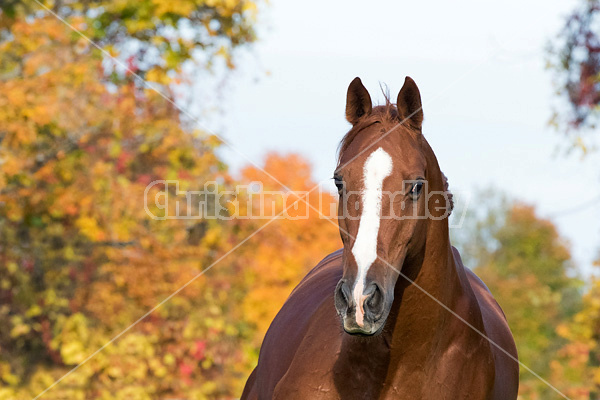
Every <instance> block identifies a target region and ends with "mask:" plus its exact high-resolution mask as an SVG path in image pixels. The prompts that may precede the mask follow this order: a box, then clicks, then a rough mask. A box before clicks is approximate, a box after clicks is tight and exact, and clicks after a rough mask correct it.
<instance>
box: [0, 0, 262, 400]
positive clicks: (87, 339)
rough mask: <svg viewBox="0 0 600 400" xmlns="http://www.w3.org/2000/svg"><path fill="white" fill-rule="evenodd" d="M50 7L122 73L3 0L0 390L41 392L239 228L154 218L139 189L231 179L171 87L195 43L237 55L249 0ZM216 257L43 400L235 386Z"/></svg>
mask: <svg viewBox="0 0 600 400" xmlns="http://www.w3.org/2000/svg"><path fill="white" fill-rule="evenodd" d="M45 4H46V5H48V6H49V7H53V9H54V11H55V12H56V13H57V14H58V15H59V16H60V17H61V18H64V19H65V20H66V21H67V22H68V23H69V24H71V25H72V26H73V27H74V28H76V29H79V30H80V31H82V32H83V33H84V34H86V35H88V36H89V37H91V38H92V39H94V40H95V41H96V42H97V43H98V44H99V45H100V46H102V48H104V49H106V50H107V51H109V52H110V53H111V54H113V55H114V56H115V57H118V58H119V59H121V60H124V61H125V62H126V65H127V67H128V70H124V69H123V68H121V69H119V68H114V64H111V62H110V60H108V59H107V58H106V56H105V54H103V53H102V52H100V51H99V50H98V49H96V48H95V47H94V46H92V45H90V44H89V43H88V42H87V41H86V40H84V39H82V37H81V36H79V35H78V34H76V33H74V32H73V31H72V30H71V28H69V27H68V26H66V25H65V24H64V23H63V22H61V21H59V20H58V19H56V18H55V17H54V16H50V15H48V14H47V13H46V12H45V11H44V10H43V9H41V8H40V7H39V5H37V4H36V2H33V1H10V2H3V3H2V4H1V5H0V6H1V7H2V8H1V13H0V52H1V53H2V55H3V57H2V60H1V61H0V165H1V171H0V299H1V302H0V325H1V326H2V329H0V398H2V399H14V398H32V397H34V396H35V395H37V394H39V393H41V392H42V391H43V390H45V389H46V388H47V387H49V386H50V385H51V384H52V383H53V382H54V381H55V380H57V379H59V378H60V377H62V376H63V375H64V374H65V373H67V372H68V371H69V370H71V368H73V367H75V366H76V365H78V364H79V363H80V362H82V361H84V360H85V359H86V357H87V356H88V355H91V354H93V353H94V352H95V351H96V350H97V349H99V348H101V347H102V346H103V345H105V344H106V343H108V342H109V340H110V339H111V338H113V337H115V335H116V334H118V333H120V332H122V331H123V330H124V329H126V328H127V327H129V326H130V324H131V323H133V322H135V321H136V320H137V319H138V318H140V317H142V316H143V315H144V314H145V313H146V312H147V311H149V310H150V309H152V308H153V307H154V306H156V305H157V304H159V303H160V302H161V301H162V300H163V299H165V298H166V297H167V296H168V295H170V294H171V293H173V292H174V291H175V290H177V289H178V288H181V287H182V286H183V285H184V284H185V283H187V282H189V281H190V280H191V279H192V278H194V277H197V276H198V274H199V273H200V272H201V271H202V270H203V269H204V268H206V267H208V266H210V265H211V263H213V262H214V261H215V260H216V259H218V257H219V256H220V255H222V254H225V253H226V251H227V250H228V249H230V248H232V246H233V243H235V242H236V241H238V237H237V236H236V235H237V232H233V231H230V230H228V229H229V228H228V225H227V224H225V223H223V222H221V221H219V220H194V221H185V220H154V219H152V218H150V217H149V215H148V214H147V213H146V211H145V210H144V196H145V190H146V188H147V186H148V184H149V183H151V182H153V181H155V180H164V179H172V180H177V181H178V182H179V185H180V189H181V190H194V189H201V188H202V187H203V184H204V182H206V181H216V182H219V185H221V186H227V185H233V183H232V181H231V179H230V178H229V177H228V176H227V174H226V167H225V166H224V164H223V163H222V162H221V161H220V160H219V159H218V158H217V157H216V156H215V153H214V148H215V147H216V146H218V145H219V140H217V139H216V138H214V137H212V136H210V135H206V134H205V133H202V132H200V131H196V130H194V129H193V127H192V126H191V124H190V121H189V120H186V119H184V118H182V116H181V114H180V112H179V110H178V109H177V108H176V107H175V106H174V105H173V103H171V102H168V101H166V100H165V98H164V97H163V96H166V97H167V98H170V99H173V98H174V96H173V92H172V86H171V84H173V83H176V79H178V78H177V76H178V75H177V73H178V72H180V71H181V66H182V65H183V63H185V62H186V61H188V60H191V59H192V57H194V54H196V53H199V54H203V55H204V56H205V58H204V60H212V59H214V57H220V56H223V57H225V59H229V57H230V56H231V52H230V50H232V49H234V48H236V47H237V46H239V45H241V44H244V43H248V42H250V41H252V40H253V32H252V24H253V11H252V10H253V5H254V3H251V2H235V3H230V2H225V3H220V2H216V3H210V4H209V3H206V4H204V3H202V4H198V3H197V2H191V1H172V2H164V3H157V2H151V1H148V2H135V3H131V2H120V1H88V2H45ZM186 24H188V25H189V26H190V28H189V29H188V28H186V27H185V26H186ZM182 32H185V34H183V33H182ZM230 65H232V64H230ZM132 73H136V74H138V75H139V76H143V77H145V78H146V79H150V80H152V81H155V82H158V83H160V84H161V87H160V90H161V93H162V95H159V94H158V93H156V92H155V91H153V90H150V89H148V88H147V86H145V85H144V84H143V83H141V81H139V80H138V79H137V78H136V77H135V76H134V75H132ZM163 189H164V188H163ZM161 190H162V189H161V187H160V186H156V187H153V188H152V190H151V191H150V192H149V195H150V196H154V195H155V194H157V193H158V192H159V191H161ZM169 201H175V200H169ZM151 211H154V212H157V213H159V212H160V210H157V209H156V208H152V209H151ZM183 211H185V209H184V210H182V212H183ZM242 233H243V232H242ZM220 267H221V268H220V271H219V272H220V274H216V276H213V277H212V279H211V281H210V284H205V282H204V277H202V278H200V279H198V282H197V285H190V287H189V288H187V289H186V290H185V291H184V292H182V293H180V294H179V295H178V296H177V298H174V299H172V300H171V301H170V302H167V303H165V304H164V305H163V306H162V307H161V308H160V309H158V310H157V311H156V312H154V313H153V314H151V315H150V316H148V318H145V319H143V320H141V321H140V322H139V323H138V324H137V325H136V326H135V327H134V328H133V329H132V330H131V331H129V332H128V333H127V335H124V336H123V337H122V338H120V339H119V340H118V341H116V342H115V343H114V344H113V345H112V346H108V347H107V348H105V349H104V350H103V351H102V352H100V353H98V354H97V355H96V356H95V357H93V358H92V359H90V360H89V362H87V363H85V364H84V365H83V366H81V368H79V369H78V370H77V371H75V372H74V373H73V374H72V375H69V376H68V377H67V378H66V379H65V380H64V381H62V382H61V383H60V384H59V385H57V386H56V387H55V388H53V389H52V390H51V391H49V392H48V393H46V394H45V396H44V397H45V398H74V399H75V398H96V397H102V398H106V397H111V398H113V397H114V398H150V397H164V396H186V397H195V398H205V397H227V396H235V395H237V394H238V392H239V387H240V385H241V381H242V380H243V377H244V375H245V374H246V370H247V368H248V367H249V366H250V362H251V361H252V359H251V358H250V356H251V354H252V353H253V352H252V351H251V350H248V349H246V348H244V347H243V346H241V345H240V343H243V342H247V341H248V338H251V337H253V334H252V331H251V330H250V328H248V326H249V325H248V323H246V322H245V320H244V318H243V316H242V315H241V312H240V309H239V308H236V307H235V305H237V304H238V303H240V302H241V300H242V298H243V294H244V287H243V286H234V285H233V284H232V283H231V282H230V279H229V277H230V276H236V273H237V271H236V270H235V268H236V264H223V265H221V266H220ZM233 283H234V284H235V283H237V282H235V281H234V282H233ZM242 283H243V282H241V283H240V285H241V284H242Z"/></svg>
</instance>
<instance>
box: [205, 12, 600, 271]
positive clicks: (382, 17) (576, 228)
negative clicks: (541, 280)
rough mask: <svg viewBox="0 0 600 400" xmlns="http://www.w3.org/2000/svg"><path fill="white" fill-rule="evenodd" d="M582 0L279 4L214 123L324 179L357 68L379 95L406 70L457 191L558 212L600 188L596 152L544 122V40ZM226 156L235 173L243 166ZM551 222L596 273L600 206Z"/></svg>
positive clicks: (246, 148) (251, 149) (548, 93)
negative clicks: (290, 155) (493, 192)
mask: <svg viewBox="0 0 600 400" xmlns="http://www.w3.org/2000/svg"><path fill="white" fill-rule="evenodd" d="M576 4H577V2H576V1H574V0H568V1H565V0H553V1H548V0H529V1H526V2H524V1H522V0H507V1H503V2H491V1H481V0H457V1H453V2H448V1H422V2H415V1H410V2H407V1H371V2H366V1H361V2H358V1H330V0H321V1H315V0H306V1H302V2H289V1H288V2H284V1H283V0H272V2H271V4H270V6H269V7H268V10H267V12H266V13H265V14H264V15H263V18H262V22H263V28H262V29H261V33H260V37H261V40H260V42H259V43H258V44H257V45H256V46H255V47H254V49H253V52H252V54H245V55H243V57H242V62H241V63H240V65H241V68H240V70H239V72H237V73H236V74H235V76H234V78H233V79H232V80H231V81H230V82H229V83H228V85H227V90H226V91H225V93H224V95H223V96H224V100H225V102H224V104H228V107H227V110H226V111H225V112H224V114H221V115H219V117H217V118H213V120H212V121H210V122H209V123H208V124H209V126H210V127H212V128H213V129H214V130H215V131H217V132H219V134H222V135H223V136H224V137H226V138H227V139H228V140H229V141H231V142H232V143H234V145H235V146H236V147H237V148H238V149H239V150H240V151H242V152H243V153H244V154H246V155H247V156H248V157H249V158H251V159H252V160H255V161H256V162H259V163H260V161H261V160H262V159H263V157H264V154H265V153H266V152H267V151H270V150H278V151H282V152H288V151H294V152H299V153H301V154H303V155H304V156H305V157H306V158H308V159H309V160H310V161H311V163H312V165H313V167H314V171H313V174H314V178H315V180H317V181H322V180H326V179H328V178H330V177H331V176H332V172H333V168H334V167H335V156H336V148H337V145H338V142H339V140H340V139H341V137H342V136H343V134H344V133H345V132H346V131H347V130H348V128H349V125H348V123H347V122H346V121H345V119H344V107H345V95H346V89H347V86H348V84H349V83H350V81H351V80H352V79H353V78H354V77H355V76H360V77H361V79H362V80H363V83H364V84H365V86H366V87H367V88H368V89H369V91H370V92H371V97H372V98H373V100H374V102H378V101H379V102H381V101H382V99H383V97H382V95H381V92H380V89H379V83H380V82H381V83H385V84H387V85H388V87H389V89H390V92H391V94H392V99H395V97H396V95H397V93H398V90H399V89H400V87H401V85H402V82H403V81H404V77H405V76H406V75H410V76H411V77H412V78H414V79H415V81H416V82H417V84H418V85H419V87H420V90H421V96H422V99H423V102H424V106H423V108H424V113H425V124H424V134H425V136H426V137H427V139H428V141H429V142H430V144H431V145H432V147H433V149H434V151H435V152H436V154H437V157H438V159H439V162H440V165H441V167H442V169H443V171H444V172H445V173H446V175H447V176H448V178H449V180H450V184H451V188H452V189H453V191H462V192H473V191H474V190H475V189H476V188H483V187H488V186H494V187H497V188H499V189H501V190H504V191H506V192H507V193H509V194H510V195H512V196H514V197H516V198H518V199H522V200H524V201H527V202H530V203H533V204H535V205H536V206H538V209H539V212H540V214H541V215H542V216H551V215H554V214H555V213H556V212H560V211H563V210H569V209H571V208H572V207H575V206H577V205H579V204H581V203H584V202H586V201H587V200H589V199H592V198H593V197H597V196H598V195H600V184H599V183H600V168H599V166H600V162H599V161H600V155H598V154H596V155H594V156H592V157H588V158H587V159H585V160H584V161H581V160H580V159H579V158H578V157H571V158H566V157H564V156H557V155H556V149H557V145H558V144H560V143H565V142H564V141H562V142H561V137H560V135H559V134H558V133H556V132H554V131H553V130H551V129H550V128H548V127H547V121H548V119H549V117H550V114H551V103H552V101H553V95H552V94H553V88H552V85H551V75H550V73H549V72H548V71H546V70H545V51H544V48H545V45H546V43H547V40H548V39H549V38H551V37H553V35H555V34H556V32H557V31H558V29H559V28H560V26H561V21H562V18H563V16H564V15H565V14H566V13H568V12H569V11H570V10H571V9H572V7H573V6H575V5H576ZM265 71H268V72H269V73H268V74H265V73H264V72H265ZM222 154H223V156H224V157H225V159H226V161H228V163H229V164H230V165H232V167H233V168H234V170H235V169H236V168H239V167H240V166H242V165H244V164H247V160H245V159H243V158H240V156H239V155H238V154H237V153H235V152H232V151H230V150H227V149H224V150H223V151H222ZM332 190H333V186H332ZM553 220H554V221H555V222H556V223H557V225H558V226H559V229H560V231H561V233H562V234H563V235H564V236H565V237H566V238H567V239H568V240H569V241H570V242H571V244H572V248H573V252H574V255H575V259H576V262H577V263H578V265H580V266H581V267H582V269H583V271H584V272H586V273H589V272H590V271H591V261H592V260H593V258H594V256H595V255H596V254H597V252H598V246H599V245H600V205H595V206H594V207H591V208H587V209H586V210H585V211H581V212H576V213H570V214H563V215H562V216H557V217H555V218H553Z"/></svg>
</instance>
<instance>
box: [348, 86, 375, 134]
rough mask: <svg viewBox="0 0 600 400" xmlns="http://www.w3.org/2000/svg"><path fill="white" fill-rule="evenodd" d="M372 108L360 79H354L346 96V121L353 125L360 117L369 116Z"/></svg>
mask: <svg viewBox="0 0 600 400" xmlns="http://www.w3.org/2000/svg"><path fill="white" fill-rule="evenodd" d="M372 108H373V105H372V103H371V96H369V92H368V91H367V89H366V88H365V87H364V86H363V84H362V82H361V81H360V78H358V77H357V78H354V80H353V81H352V83H350V86H348V94H347V95H346V119H347V120H348V122H350V123H351V124H352V125H355V124H356V123H357V122H358V120H359V119H360V118H361V117H363V116H365V115H369V114H370V113H371V109H372Z"/></svg>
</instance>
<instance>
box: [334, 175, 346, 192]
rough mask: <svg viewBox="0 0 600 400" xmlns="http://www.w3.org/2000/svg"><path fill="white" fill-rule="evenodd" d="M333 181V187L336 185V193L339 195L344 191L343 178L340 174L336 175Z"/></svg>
mask: <svg viewBox="0 0 600 400" xmlns="http://www.w3.org/2000/svg"><path fill="white" fill-rule="evenodd" d="M333 181H334V182H335V187H337V190H338V193H339V194H340V195H341V194H342V192H343V191H344V180H343V179H342V177H341V176H339V175H336V176H334V177H333Z"/></svg>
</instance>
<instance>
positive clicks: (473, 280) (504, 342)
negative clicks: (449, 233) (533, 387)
mask: <svg viewBox="0 0 600 400" xmlns="http://www.w3.org/2000/svg"><path fill="white" fill-rule="evenodd" d="M456 253H458V252H457V251H456V250H455V254H456ZM461 264H462V262H461ZM465 272H466V274H467V277H468V279H469V283H470V285H471V288H472V289H473V292H474V293H475V296H476V298H477V301H478V303H479V308H480V310H481V316H482V318H483V325H484V327H485V332H483V333H485V335H486V336H487V338H488V339H489V341H490V349H491V351H492V353H493V355H494V366H495V372H496V376H495V383H494V391H493V397H492V399H494V400H505V399H516V398H517V392H518V389H519V364H518V362H517V361H516V360H517V357H518V356H517V347H516V345H515V341H514V339H513V336H512V333H511V331H510V328H509V326H508V322H507V321H506V317H505V315H504V312H503V311H502V308H500V305H499V304H498V302H497V301H496V300H495V299H494V297H493V296H492V293H491V292H490V291H489V289H488V288H487V286H486V285H485V284H484V283H483V281H482V280H481V279H479V277H478V276H477V275H475V273H474V272H473V271H471V270H470V269H468V268H465Z"/></svg>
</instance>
